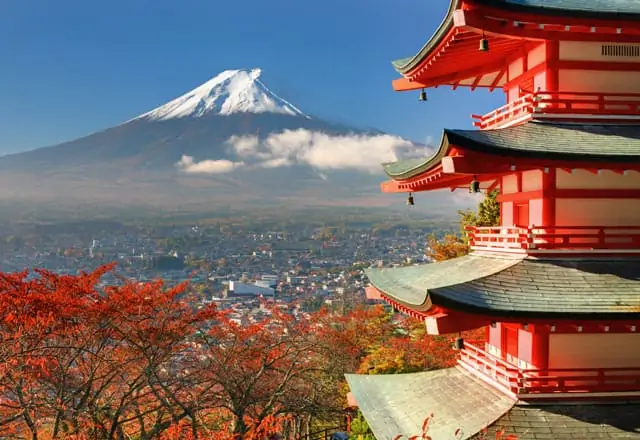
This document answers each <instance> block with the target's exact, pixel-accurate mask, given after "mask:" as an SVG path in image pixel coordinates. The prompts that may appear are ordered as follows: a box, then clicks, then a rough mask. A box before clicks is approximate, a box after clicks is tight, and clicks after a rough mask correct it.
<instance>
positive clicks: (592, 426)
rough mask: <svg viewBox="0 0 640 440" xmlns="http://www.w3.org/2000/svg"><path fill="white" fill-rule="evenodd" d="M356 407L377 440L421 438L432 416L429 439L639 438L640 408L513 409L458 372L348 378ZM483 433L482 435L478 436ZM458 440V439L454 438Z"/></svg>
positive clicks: (620, 405) (500, 396)
mask: <svg viewBox="0 0 640 440" xmlns="http://www.w3.org/2000/svg"><path fill="white" fill-rule="evenodd" d="M345 376H346V378H347V383H348V384H349V388H350V389H351V392H352V393H353V396H354V397H355V399H356V402H357V403H358V407H359V409H360V411H361V412H362V414H363V415H364V417H365V419H366V420H367V423H368V424H369V426H370V427H371V430H372V431H373V434H374V435H375V437H376V438H378V439H392V438H395V437H396V436H398V435H400V434H403V435H404V437H403V438H408V437H410V436H412V435H420V434H421V433H422V432H421V431H422V423H423V422H424V420H425V419H426V418H427V417H428V416H429V415H430V414H433V415H434V418H433V423H432V424H431V427H430V428H429V431H428V435H429V436H430V437H431V438H433V439H441V438H442V439H447V438H454V435H453V434H454V433H455V432H456V430H460V431H459V432H462V436H461V437H460V438H461V439H472V440H480V439H481V438H487V439H493V438H497V437H498V436H497V435H496V434H497V431H504V435H511V434H513V435H516V436H517V437H518V440H547V439H548V440H551V439H553V440H558V439H575V440H582V439H589V440H591V439H593V440H613V439H640V404H638V403H618V404H612V403H608V404H598V403H592V404H583V405H575V404H567V405H562V404H555V405H541V406H536V405H529V404H525V405H521V406H520V405H517V404H516V405H514V404H515V401H514V399H512V398H510V397H507V396H506V395H503V394H502V393H500V392H498V391H497V390H496V389H494V388H493V387H491V386H489V385H487V384H485V383H484V382H482V381H480V380H478V379H476V378H475V377H473V376H472V375H471V374H469V373H468V372H466V371H464V370H463V369H461V368H459V367H455V368H447V369H443V370H436V371H427V372H423V373H411V374H387V375H358V374H347V375H345ZM485 428H487V432H485V433H484V434H483V435H482V436H481V435H480V434H479V433H480V431H482V430H484V429H485ZM456 438H457V437H456Z"/></svg>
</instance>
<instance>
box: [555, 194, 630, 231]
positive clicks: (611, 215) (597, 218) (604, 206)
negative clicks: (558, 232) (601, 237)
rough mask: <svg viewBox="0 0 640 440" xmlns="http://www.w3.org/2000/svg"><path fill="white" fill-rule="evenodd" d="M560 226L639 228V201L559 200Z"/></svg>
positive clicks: (557, 220) (557, 222) (558, 218)
mask: <svg viewBox="0 0 640 440" xmlns="http://www.w3.org/2000/svg"><path fill="white" fill-rule="evenodd" d="M556 225H558V226H638V225H640V200H638V199H559V200H557V201H556Z"/></svg>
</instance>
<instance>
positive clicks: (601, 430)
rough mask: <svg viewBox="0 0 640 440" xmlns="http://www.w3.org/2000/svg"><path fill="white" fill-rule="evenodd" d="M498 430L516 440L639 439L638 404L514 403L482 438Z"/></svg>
mask: <svg viewBox="0 0 640 440" xmlns="http://www.w3.org/2000/svg"><path fill="white" fill-rule="evenodd" d="M498 431H504V432H505V433H506V434H514V435H516V436H517V437H518V440H542V439H554V440H557V439H575V440H578V439H588V440H614V439H618V440H619V439H636V440H638V439H640V404H638V403H635V404H629V403H626V404H624V403H623V404H621V403H618V404H617V405H615V404H614V405H612V404H610V403H609V404H590V405H589V404H584V405H557V404H556V405H544V406H535V405H526V406H525V405H523V406H515V407H513V408H512V409H511V410H510V411H508V412H507V413H506V414H505V415H504V416H503V417H501V418H500V419H498V421H497V422H495V423H494V424H493V425H492V426H490V427H489V429H488V430H487V432H486V433H485V434H484V435H483V436H482V437H481V436H480V435H476V436H473V437H471V438H472V439H473V440H480V439H482V438H485V439H493V438H497V433H498Z"/></svg>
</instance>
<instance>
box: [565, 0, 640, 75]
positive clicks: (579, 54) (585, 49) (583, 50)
mask: <svg viewBox="0 0 640 440" xmlns="http://www.w3.org/2000/svg"><path fill="white" fill-rule="evenodd" d="M585 1H588V0H585ZM605 44H611V43H608V42H603V41H593V42H592V41H590V42H585V41H561V42H560V44H559V49H560V59H561V60H572V61H618V62H625V63H629V62H631V63H640V57H619V56H604V55H602V45H605ZM621 45H624V46H640V45H639V44H629V43H621Z"/></svg>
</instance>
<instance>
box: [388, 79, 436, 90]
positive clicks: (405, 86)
mask: <svg viewBox="0 0 640 440" xmlns="http://www.w3.org/2000/svg"><path fill="white" fill-rule="evenodd" d="M432 86H433V85H432V84H425V83H421V82H420V81H410V80H409V78H398V79H394V80H393V81H391V87H393V90H394V91H396V92H408V91H410V90H420V89H426V88H427V87H432Z"/></svg>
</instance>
